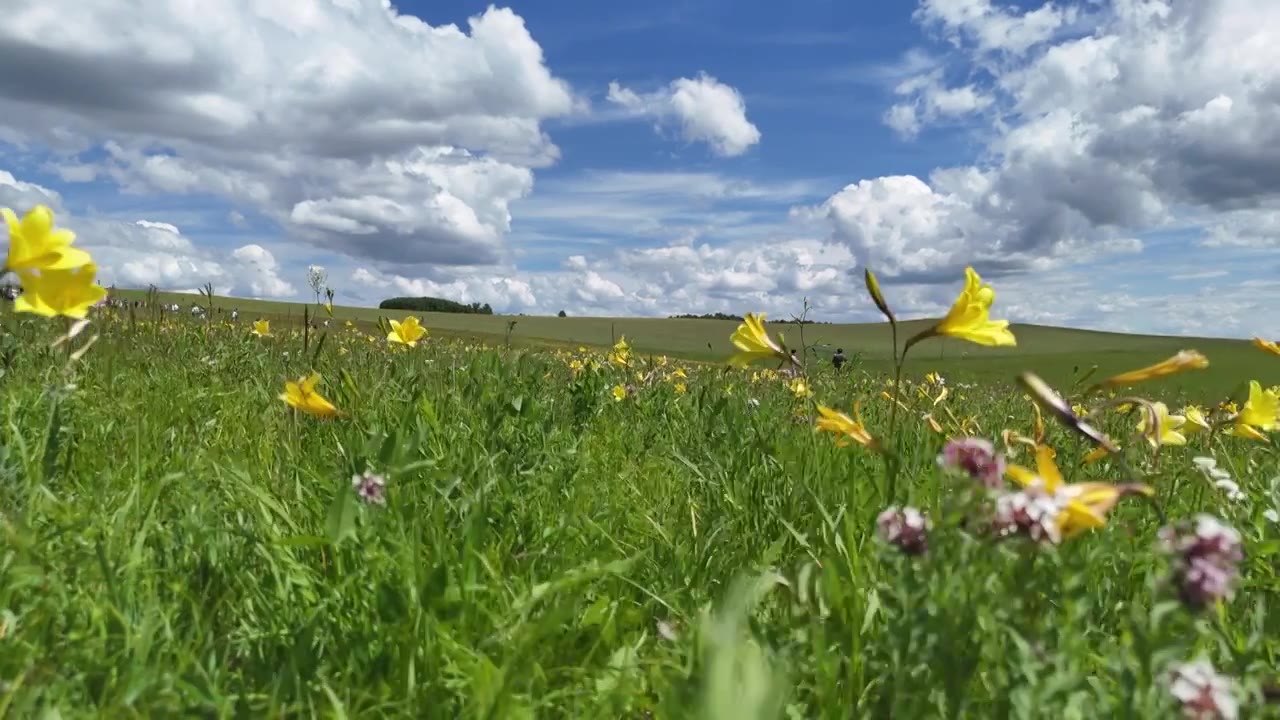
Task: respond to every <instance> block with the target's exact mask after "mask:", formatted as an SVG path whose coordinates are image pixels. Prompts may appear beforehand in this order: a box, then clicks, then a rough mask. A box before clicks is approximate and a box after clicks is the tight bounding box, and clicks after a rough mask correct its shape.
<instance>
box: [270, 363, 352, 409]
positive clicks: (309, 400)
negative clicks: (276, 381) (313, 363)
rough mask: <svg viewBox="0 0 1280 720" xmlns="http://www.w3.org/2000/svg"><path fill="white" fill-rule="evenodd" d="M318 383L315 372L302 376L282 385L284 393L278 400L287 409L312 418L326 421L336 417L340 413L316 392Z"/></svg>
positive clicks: (317, 374) (318, 376)
mask: <svg viewBox="0 0 1280 720" xmlns="http://www.w3.org/2000/svg"><path fill="white" fill-rule="evenodd" d="M319 382H320V373H317V372H313V373H311V374H310V375H307V376H304V377H302V378H301V379H299V380H298V381H297V382H294V381H292V380H290V381H288V382H286V383H285V384H284V392H283V393H280V399H281V400H283V401H284V402H285V404H286V405H288V406H289V407H291V408H294V409H295V410H301V411H302V412H304V413H306V414H308V415H311V416H313V417H318V418H322V419H326V420H327V419H329V418H335V417H338V416H339V415H341V414H342V411H340V410H338V408H336V407H334V405H333V403H331V402H329V401H328V400H326V399H325V398H324V396H323V395H321V394H320V393H318V392H316V385H317V384H319Z"/></svg>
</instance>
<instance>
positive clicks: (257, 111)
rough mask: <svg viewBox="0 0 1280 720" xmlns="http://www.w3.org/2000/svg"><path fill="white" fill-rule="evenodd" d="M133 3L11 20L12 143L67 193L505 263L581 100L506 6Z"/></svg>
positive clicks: (383, 251)
mask: <svg viewBox="0 0 1280 720" xmlns="http://www.w3.org/2000/svg"><path fill="white" fill-rule="evenodd" d="M117 5H118V4H117V3H115V2H112V0H51V1H50V2H45V3H40V4H38V5H30V6H24V7H22V8H15V9H14V11H13V12H10V13H8V14H7V15H6V18H5V23H4V24H3V27H0V125H3V126H4V129H5V130H6V132H5V133H4V136H5V137H7V138H10V139H14V138H16V140H17V141H25V142H34V143H39V144H42V145H44V146H46V147H49V148H53V149H55V150H58V151H59V154H60V155H61V158H60V159H59V160H58V161H56V162H55V163H54V167H55V170H56V171H57V172H58V173H59V175H60V176H61V177H62V178H63V179H64V180H65V181H68V182H87V181H91V180H93V179H95V178H102V177H106V178H111V179H113V180H114V181H115V182H117V183H118V184H120V185H121V186H122V187H123V188H124V189H125V190H126V191H127V192H138V193H148V192H164V193H174V194H184V193H192V194H194V193H211V194H215V195H220V196H222V197H224V198H227V199H229V200H231V201H233V202H235V203H236V204H238V205H241V206H242V207H245V208H246V209H253V210H255V211H257V212H259V213H262V214H263V215H265V216H267V217H269V218H272V219H274V220H276V221H277V222H279V223H280V224H281V225H282V226H283V227H284V228H285V229H286V230H288V231H289V232H290V233H291V234H293V235H295V236H297V237H299V238H302V239H305V240H308V241H310V242H312V243H314V244H315V245H318V246H320V247H324V248H329V249H333V250H336V251H341V252H345V253H350V254H352V255H355V256H361V257H368V258H372V259H379V260H386V261H394V262H399V263H446V264H447V263H455V264H472V263H492V262H496V261H497V260H499V259H500V257H501V255H502V254H503V252H504V249H505V247H504V243H503V238H504V235H505V233H506V232H507V231H508V229H509V227H510V213H509V211H508V205H509V203H510V202H511V201H512V200H514V199H517V198H519V197H522V196H524V195H525V194H527V193H528V192H529V190H530V188H531V187H532V181H533V180H532V178H533V174H532V170H533V169H534V168H538V167H542V166H545V165H547V164H549V163H551V162H553V161H555V159H556V158H557V157H558V150H557V148H556V147H555V146H554V145H553V144H552V143H551V141H550V140H549V138H548V137H547V136H546V134H545V133H544V132H543V131H542V130H541V128H540V123H541V121H542V120H544V119H546V118H550V117H555V116H561V115H566V114H569V113H571V112H573V111H574V110H575V108H576V107H578V105H579V100H578V99H577V98H575V97H574V95H573V93H572V91H571V89H570V88H569V86H568V85H567V84H566V83H565V82H564V81H562V80H560V79H558V78H556V77H554V76H553V75H552V74H551V72H550V70H549V69H548V68H547V66H546V64H545V61H544V58H543V54H542V50H541V48H540V47H539V45H538V44H537V43H536V42H535V41H534V40H533V38H532V37H531V36H530V34H529V32H528V29H527V28H526V27H525V24H524V21H523V20H522V19H521V18H520V17H519V16H518V15H516V14H515V13H513V12H512V11H510V10H507V9H499V8H493V7H490V8H489V9H488V10H486V11H485V12H484V13H482V14H480V15H477V16H475V17H472V18H470V19H469V20H468V24H467V28H466V29H465V30H464V29H460V28H459V27H457V26H455V25H440V26H432V25H429V24H427V23H425V22H423V21H422V20H420V19H418V18H416V17H413V16H411V15H405V14H401V13H399V12H397V11H396V10H395V9H394V8H393V7H392V6H391V4H390V3H387V2H384V1H382V0H346V1H344V2H318V3H292V4H291V3H259V2H251V1H250V0H232V1H230V2H223V3H218V4H216V6H206V5H201V6H196V5H191V4H183V3H172V2H165V1H164V0H142V2H139V3H135V4H134V5H133V6H132V9H131V10H130V11H129V12H121V11H120V9H119V7H118V6H117ZM102 151H105V153H104V152H102ZM104 154H105V158H103V157H102V155H104ZM241 217H243V216H241Z"/></svg>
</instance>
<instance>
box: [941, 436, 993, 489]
mask: <svg viewBox="0 0 1280 720" xmlns="http://www.w3.org/2000/svg"><path fill="white" fill-rule="evenodd" d="M938 466H939V467H941V468H942V469H943V470H944V471H946V472H949V473H952V474H956V475H962V476H965V477H969V478H972V479H973V480H975V481H977V482H979V483H981V484H982V485H983V486H985V487H987V488H990V489H992V490H995V489H998V488H999V487H1000V486H1001V485H1002V484H1003V482H1004V471H1005V460H1004V456H1003V455H1001V454H1000V453H998V452H996V448H995V446H994V445H992V444H991V442H989V441H987V440H984V439H982V438H959V439H956V440H949V441H947V444H946V445H944V446H943V447H942V453H941V454H939V455H938Z"/></svg>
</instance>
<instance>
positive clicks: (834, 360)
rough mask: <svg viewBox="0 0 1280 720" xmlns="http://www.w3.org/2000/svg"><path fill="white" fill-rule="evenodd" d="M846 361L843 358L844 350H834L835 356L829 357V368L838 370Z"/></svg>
mask: <svg viewBox="0 0 1280 720" xmlns="http://www.w3.org/2000/svg"><path fill="white" fill-rule="evenodd" d="M847 359H848V358H846V357H845V356H844V348H836V354H835V355H832V356H831V366H832V367H834V368H835V369H836V370H839V369H840V368H842V367H844V361H845V360H847Z"/></svg>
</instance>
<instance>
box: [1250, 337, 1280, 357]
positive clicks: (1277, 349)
mask: <svg viewBox="0 0 1280 720" xmlns="http://www.w3.org/2000/svg"><path fill="white" fill-rule="evenodd" d="M1253 344H1254V345H1255V346H1257V348H1258V349H1259V350H1264V351H1266V352H1269V353H1271V354H1272V355H1280V342H1272V341H1270V340H1263V339H1262V338H1260V337H1255V338H1254V339H1253Z"/></svg>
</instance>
